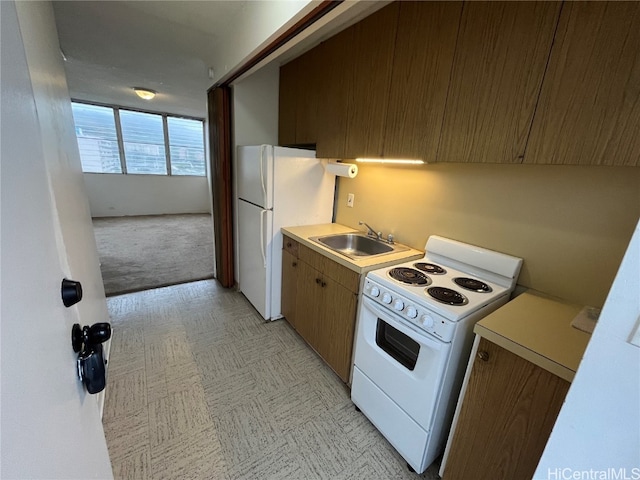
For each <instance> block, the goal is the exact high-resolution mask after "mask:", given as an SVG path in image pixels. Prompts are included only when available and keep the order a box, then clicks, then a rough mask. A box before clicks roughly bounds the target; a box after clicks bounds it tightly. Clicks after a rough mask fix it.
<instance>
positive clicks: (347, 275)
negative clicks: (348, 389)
mask: <svg viewBox="0 0 640 480" xmlns="http://www.w3.org/2000/svg"><path fill="white" fill-rule="evenodd" d="M287 242H289V245H292V243H291V242H292V241H290V239H288V237H285V249H284V251H283V252H282V312H283V315H284V316H285V318H286V319H287V321H288V322H289V323H290V324H291V326H293V328H295V330H296V331H297V332H298V334H300V336H301V337H302V338H303V339H304V340H305V341H306V342H307V343H308V344H309V346H311V347H312V348H313V349H314V350H315V351H316V352H317V353H318V354H319V355H320V356H321V357H322V358H323V359H324V361H325V362H327V364H328V365H329V366H330V367H331V368H332V369H333V370H334V371H335V372H336V373H337V374H338V376H339V377H340V378H341V379H342V380H343V381H344V382H348V381H349V374H350V373H351V356H352V351H353V336H354V331H355V322H356V307H357V300H358V291H357V290H358V279H359V275H358V274H357V273H355V272H353V271H351V270H349V269H347V268H346V267H343V266H342V265H339V264H338V263H336V262H334V261H332V260H331V259H329V258H328V257H324V256H323V255H320V254H319V253H316V252H313V251H312V250H310V249H308V248H306V247H304V246H302V245H300V247H299V248H300V251H302V252H303V257H304V258H305V260H302V258H299V257H296V256H294V255H293V254H292V253H291V252H292V251H293V249H292V248H291V247H289V248H287V247H286V245H287ZM296 252H297V250H296Z"/></svg>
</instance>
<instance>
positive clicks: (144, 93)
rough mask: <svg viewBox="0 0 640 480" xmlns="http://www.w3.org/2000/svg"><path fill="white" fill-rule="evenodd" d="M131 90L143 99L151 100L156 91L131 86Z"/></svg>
mask: <svg viewBox="0 0 640 480" xmlns="http://www.w3.org/2000/svg"><path fill="white" fill-rule="evenodd" d="M133 91H134V92H136V95H138V96H139V97H140V98H142V99H143V100H151V99H153V97H155V96H156V93H158V92H156V91H155V90H151V89H149V88H141V87H133Z"/></svg>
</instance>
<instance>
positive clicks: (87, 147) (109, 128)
mask: <svg viewBox="0 0 640 480" xmlns="http://www.w3.org/2000/svg"><path fill="white" fill-rule="evenodd" d="M72 106H73V119H74V120H75V123H76V136H77V137H78V147H79V148H80V157H81V159H82V171H83V172H92V173H122V166H121V164H120V153H119V152H118V136H117V134H116V122H115V119H114V116H113V109H112V108H108V107H99V106H97V105H84V104H81V103H74V104H73V105H72Z"/></svg>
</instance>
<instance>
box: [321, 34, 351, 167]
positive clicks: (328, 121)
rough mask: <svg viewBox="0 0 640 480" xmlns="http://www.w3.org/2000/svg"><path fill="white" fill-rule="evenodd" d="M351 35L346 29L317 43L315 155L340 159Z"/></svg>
mask: <svg viewBox="0 0 640 480" xmlns="http://www.w3.org/2000/svg"><path fill="white" fill-rule="evenodd" d="M353 35H354V29H353V28H348V29H346V30H344V31H342V32H340V33H339V34H337V35H336V36H334V37H331V38H330V39H329V40H327V41H326V42H324V43H322V44H321V45H320V50H319V52H318V60H317V61H318V64H319V65H321V68H322V70H323V72H322V83H321V85H320V92H319V94H318V99H319V102H318V118H317V122H318V132H317V139H318V141H317V144H316V155H317V156H318V157H319V158H344V157H345V145H346V141H347V112H348V104H349V92H350V90H351V81H352V80H353Z"/></svg>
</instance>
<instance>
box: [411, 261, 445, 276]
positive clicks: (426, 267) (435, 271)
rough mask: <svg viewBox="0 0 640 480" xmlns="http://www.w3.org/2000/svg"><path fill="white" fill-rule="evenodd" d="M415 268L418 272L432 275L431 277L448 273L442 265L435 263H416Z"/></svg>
mask: <svg viewBox="0 0 640 480" xmlns="http://www.w3.org/2000/svg"><path fill="white" fill-rule="evenodd" d="M413 266H414V267H416V268H417V269H418V270H422V271H423V272H427V273H430V274H431V275H444V274H445V273H447V271H446V270H445V269H444V268H442V267H441V266H440V265H436V264H435V263H425V262H419V263H414V264H413Z"/></svg>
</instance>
